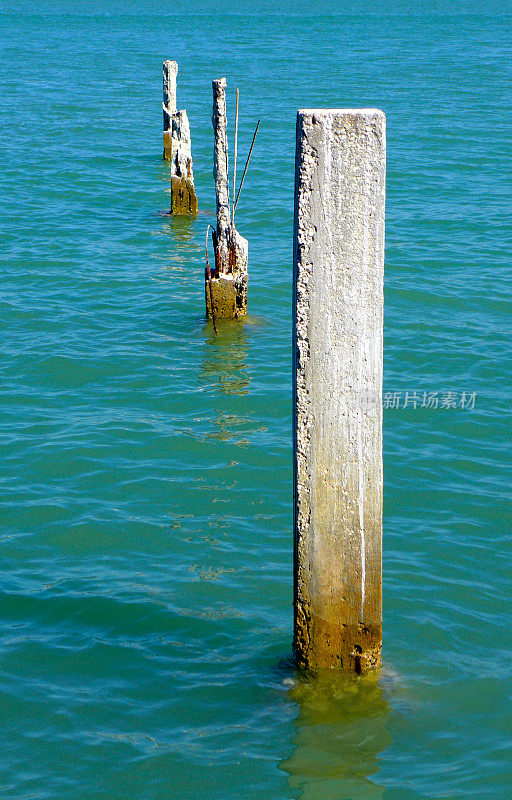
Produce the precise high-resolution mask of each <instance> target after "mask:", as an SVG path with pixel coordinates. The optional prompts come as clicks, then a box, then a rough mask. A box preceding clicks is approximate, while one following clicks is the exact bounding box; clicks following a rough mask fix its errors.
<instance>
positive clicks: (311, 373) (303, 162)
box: [293, 109, 386, 672]
mask: <svg viewBox="0 0 512 800" xmlns="http://www.w3.org/2000/svg"><path fill="white" fill-rule="evenodd" d="M385 160H386V143H385V116H384V114H383V113H382V111H378V110H377V109H360V110H357V109H356V110H353V109H332V110H331V109H321V110H301V111H299V112H298V116H297V149H296V163H295V231H294V313H295V319H294V370H293V380H294V439H295V441H294V456H295V464H294V473H295V477H294V484H295V487H294V488H295V543H294V544H295V552H294V591H295V597H294V605H295V625H294V648H295V654H296V659H297V663H298V664H299V666H302V667H306V668H311V669H318V668H343V669H349V670H353V671H355V672H365V671H367V670H369V669H372V668H374V667H377V666H378V665H379V664H380V652H381V642H382V401H381V395H382V324H383V274H384V204H385Z"/></svg>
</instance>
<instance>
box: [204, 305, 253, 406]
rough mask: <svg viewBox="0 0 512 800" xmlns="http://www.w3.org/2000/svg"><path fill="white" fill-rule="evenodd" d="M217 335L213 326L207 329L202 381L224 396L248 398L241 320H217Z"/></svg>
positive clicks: (247, 377)
mask: <svg viewBox="0 0 512 800" xmlns="http://www.w3.org/2000/svg"><path fill="white" fill-rule="evenodd" d="M217 327H218V330H219V333H218V335H217V336H216V335H215V332H214V330H213V325H212V324H211V322H208V323H207V324H206V325H205V333H206V337H207V338H206V341H205V356H204V361H203V366H202V369H201V372H200V373H199V377H200V378H201V379H202V380H205V381H207V382H208V383H209V384H210V385H212V386H216V387H217V388H218V389H219V390H220V391H221V393H222V394H227V395H229V394H235V395H243V394H249V384H250V382H251V379H250V377H249V374H248V372H247V365H246V363H245V360H246V358H247V335H246V333H245V330H244V324H243V322H242V321H241V320H218V322H217Z"/></svg>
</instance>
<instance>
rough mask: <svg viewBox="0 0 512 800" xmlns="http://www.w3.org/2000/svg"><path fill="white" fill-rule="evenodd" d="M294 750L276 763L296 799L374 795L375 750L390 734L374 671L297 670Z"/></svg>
mask: <svg viewBox="0 0 512 800" xmlns="http://www.w3.org/2000/svg"><path fill="white" fill-rule="evenodd" d="M289 700H290V701H292V702H294V703H296V705H297V707H298V712H299V713H298V716H297V718H296V720H295V722H294V725H295V737H294V742H293V744H294V750H293V753H292V755H291V756H290V758H288V759H286V761H283V762H281V764H280V768H281V769H282V770H283V771H284V772H286V773H288V776H289V777H288V784H289V787H290V789H292V790H293V794H294V796H295V797H297V798H300V800H378V798H382V797H383V795H384V787H381V786H379V785H378V784H376V783H374V781H373V780H372V776H374V775H375V774H376V773H377V772H378V771H379V754H380V753H382V751H383V750H385V749H386V748H387V747H388V746H389V744H390V742H391V737H390V735H389V733H388V730H387V727H386V726H387V720H388V716H389V705H388V703H387V700H386V698H385V697H384V693H383V691H382V688H381V686H380V683H379V679H378V677H377V676H364V677H356V676H352V675H349V676H346V675H339V674H337V675H334V674H333V673H328V674H322V675H317V676H306V675H299V677H298V679H297V683H296V684H295V685H294V686H293V687H292V688H291V689H290V693H289Z"/></svg>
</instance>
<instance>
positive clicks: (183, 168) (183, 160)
mask: <svg viewBox="0 0 512 800" xmlns="http://www.w3.org/2000/svg"><path fill="white" fill-rule="evenodd" d="M177 74H178V64H177V63H176V61H164V64H163V81H164V94H163V112H164V159H165V160H166V161H170V162H171V211H172V213H173V214H196V213H197V195H196V192H195V189H194V174H193V172H192V149H191V148H192V145H191V139H190V126H189V124H188V117H187V112H186V111H177V110H176V76H177Z"/></svg>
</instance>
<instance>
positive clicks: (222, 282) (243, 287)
mask: <svg viewBox="0 0 512 800" xmlns="http://www.w3.org/2000/svg"><path fill="white" fill-rule="evenodd" d="M212 88H213V113H212V125H213V132H214V164H213V177H214V179H215V194H216V197H217V228H216V231H215V232H214V236H213V240H214V249H215V272H214V274H213V276H212V279H211V294H212V296H213V305H214V311H215V316H216V318H217V319H219V318H222V317H224V318H226V317H228V318H233V317H241V316H243V315H244V314H247V284H248V280H249V276H248V272H247V262H248V251H249V243H248V241H247V239H244V238H243V236H240V234H239V233H238V231H237V230H236V228H235V225H234V222H233V215H232V213H231V211H230V204H229V174H228V173H229V170H228V137H227V117H226V79H225V78H221V79H220V80H215V81H213V82H212ZM233 200H234V198H233ZM205 300H206V314H207V316H208V317H211V311H212V310H211V301H210V291H209V286H208V284H207V282H205Z"/></svg>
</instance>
